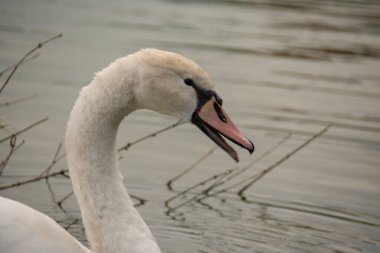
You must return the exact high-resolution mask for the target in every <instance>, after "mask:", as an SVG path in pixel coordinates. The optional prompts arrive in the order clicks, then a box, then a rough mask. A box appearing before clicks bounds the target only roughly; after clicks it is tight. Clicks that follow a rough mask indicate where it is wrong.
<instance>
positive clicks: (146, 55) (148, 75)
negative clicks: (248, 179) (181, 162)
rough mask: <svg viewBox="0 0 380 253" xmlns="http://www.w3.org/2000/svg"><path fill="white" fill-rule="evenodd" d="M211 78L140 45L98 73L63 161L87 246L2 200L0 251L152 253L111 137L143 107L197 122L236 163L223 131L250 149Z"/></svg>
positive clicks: (72, 120)
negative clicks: (126, 186)
mask: <svg viewBox="0 0 380 253" xmlns="http://www.w3.org/2000/svg"><path fill="white" fill-rule="evenodd" d="M222 103H223V101H222V99H221V98H220V97H219V95H218V94H217V93H216V91H215V89H214V85H213V82H212V81H211V78H210V76H209V75H208V74H207V73H206V72H205V71H203V70H202V69H201V67H200V66H199V65H197V64H196V63H195V62H193V61H192V60H190V59H188V58H185V57H184V56H181V55H179V54H176V53H171V52H166V51H160V50H158V49H142V50H140V51H138V52H136V53H133V54H130V55H128V56H125V57H122V58H119V59H117V60H116V61H114V62H113V63H111V64H110V65H109V66H108V67H106V68H105V69H103V70H102V71H100V72H98V73H96V75H95V77H94V79H93V80H92V81H91V83H90V84H89V85H87V86H85V87H84V88H82V90H81V92H80V95H79V97H78V99H77V100H76V102H75V105H74V107H73V109H72V111H71V113H70V117H69V121H68V124H67V130H66V139H65V141H66V151H67V163H68V167H69V171H70V177H71V181H72V184H73V189H74V193H75V196H76V198H77V200H78V204H79V207H80V210H81V215H82V219H83V224H84V227H85V230H86V235H87V237H88V240H89V242H90V245H91V249H92V251H91V250H90V249H88V248H86V247H85V246H83V245H82V244H81V243H80V242H79V241H78V240H76V239H75V238H74V237H73V236H72V235H70V234H69V233H68V232H67V231H66V230H64V229H63V228H62V227H61V226H59V225H58V224H57V223H56V222H55V221H54V220H53V219H51V218H49V217H48V216H46V215H45V214H42V213H40V212H38V211H37V210H34V209H32V208H30V207H28V206H26V205H24V204H22V203H19V202H16V201H13V200H10V199H7V198H3V197H1V198H0V252H1V253H10V252H12V253H19V252H20V253H21V252H36V253H37V252H38V253H44V252H54V253H61V252H62V253H63V252H66V253H67V252H71V253H76V252H78V253H84V252H87V253H89V252H94V253H121V252H126V253H148V252H149V253H158V252H161V251H160V248H159V246H158V244H157V242H156V240H155V239H154V237H153V235H152V233H151V231H150V229H149V228H148V226H147V225H146V223H145V222H144V221H143V219H142V217H141V216H140V214H139V212H138V211H137V210H136V209H135V208H134V206H133V202H132V200H131V198H130V197H129V195H128V193H127V190H126V188H125V186H124V184H123V177H122V175H121V174H120V171H119V169H118V165H117V159H116V135H117V130H118V126H119V124H120V122H121V121H122V119H123V118H124V117H126V116H127V115H128V114H129V113H131V112H133V111H135V110H138V109H149V110H153V111H156V112H159V113H161V114H166V115H171V116H174V117H177V118H178V119H181V120H185V121H188V122H191V123H193V124H194V125H196V126H197V127H198V128H199V129H200V130H201V131H202V132H204V133H205V134H206V135H207V136H208V137H210V138H211V139H212V140H213V141H214V142H215V143H216V144H217V145H218V146H219V147H221V148H222V149H223V150H224V151H226V152H227V154H229V155H230V156H231V157H232V158H233V159H234V160H235V161H238V160H239V158H238V155H237V153H236V151H235V150H234V149H233V148H232V147H231V146H230V145H229V144H227V142H226V141H225V140H224V139H223V138H222V137H221V136H222V135H223V136H224V137H226V138H227V139H229V140H231V141H232V142H234V143H235V144H237V145H239V146H241V147H242V148H245V149H247V150H248V151H249V152H250V153H252V152H253V150H254V145H253V144H252V142H251V141H250V140H249V139H248V138H246V137H245V136H244V135H243V134H242V133H241V132H240V131H239V129H238V128H237V127H236V126H235V125H234V124H233V122H232V121H231V119H230V118H229V116H228V115H227V114H226V112H225V111H224V109H223V107H222Z"/></svg>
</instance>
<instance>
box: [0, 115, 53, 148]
mask: <svg viewBox="0 0 380 253" xmlns="http://www.w3.org/2000/svg"><path fill="white" fill-rule="evenodd" d="M48 119H49V118H48V117H46V118H44V119H41V120H39V121H37V122H35V123H33V124H31V125H29V126H27V127H25V128H24V129H21V130H19V131H17V132H16V133H13V134H11V135H9V136H7V137H5V138H3V139H1V140H0V143H2V142H4V141H6V140H9V139H10V138H12V136H17V135H19V134H21V133H23V132H25V131H27V130H29V129H31V128H33V127H35V126H37V125H39V124H41V123H43V122H45V121H47V120H48Z"/></svg>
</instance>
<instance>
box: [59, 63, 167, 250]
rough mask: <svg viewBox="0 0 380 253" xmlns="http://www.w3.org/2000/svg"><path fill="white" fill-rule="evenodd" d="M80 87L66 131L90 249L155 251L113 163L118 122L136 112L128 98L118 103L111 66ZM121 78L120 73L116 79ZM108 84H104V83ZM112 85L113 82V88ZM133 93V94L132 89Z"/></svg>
mask: <svg viewBox="0 0 380 253" xmlns="http://www.w3.org/2000/svg"><path fill="white" fill-rule="evenodd" d="M103 72H106V74H107V75H105V74H104V73H102V74H103V75H102V74H100V75H99V74H98V77H96V78H95V79H94V80H93V82H92V83H90V84H89V85H88V86H86V87H85V88H83V90H82V91H81V95H80V96H79V98H78V100H77V101H76V103H75V105H74V108H73V110H72V112H71V114H70V119H69V123H68V126H67V131H66V148H67V161H68V166H69V171H70V177H71V180H72V183H73V188H74V192H75V195H76V197H77V200H78V204H79V207H80V210H81V214H82V218H83V224H84V226H85V229H86V234H87V236H88V239H89V242H90V245H91V248H92V250H93V252H94V253H104V252H107V253H116V252H128V253H143V252H152V253H156V252H157V253H158V252H160V250H159V248H158V246H157V243H156V241H155V239H154V238H153V236H152V234H151V232H150V230H149V228H148V227H147V225H146V224H145V222H144V221H143V219H142V217H141V216H140V214H139V213H138V211H137V210H136V209H135V208H134V206H133V202H132V200H131V199H130V197H129V195H128V193H127V190H126V188H125V186H124V183H123V177H122V175H121V173H120V171H119V169H118V165H117V156H116V155H117V153H116V135H117V130H118V127H119V124H120V122H121V120H122V119H123V118H124V117H125V116H126V115H128V114H129V113H130V112H132V111H133V110H135V106H134V104H133V97H132V96H130V97H128V96H126V95H125V94H123V97H124V100H123V104H122V106H121V103H118V101H117V96H118V95H117V94H113V93H112V92H113V88H109V87H117V83H116V84H112V82H121V81H122V80H118V79H117V78H115V77H113V78H112V80H111V81H110V80H109V79H107V78H103V77H108V76H109V75H112V74H114V75H116V76H117V73H119V72H120V66H113V68H112V66H111V68H108V69H106V70H103ZM120 79H123V80H124V78H123V77H120ZM105 82H108V83H105ZM112 85H115V86H112ZM131 94H132V92H131Z"/></svg>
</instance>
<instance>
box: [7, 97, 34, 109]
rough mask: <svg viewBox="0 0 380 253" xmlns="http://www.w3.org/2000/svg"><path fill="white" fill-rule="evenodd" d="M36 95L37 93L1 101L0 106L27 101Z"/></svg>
mask: <svg viewBox="0 0 380 253" xmlns="http://www.w3.org/2000/svg"><path fill="white" fill-rule="evenodd" d="M36 97H37V95H32V96H27V97H22V98H18V99H15V100H11V101H8V102H5V103H2V104H0V107H4V106H10V105H13V104H17V103H20V102H24V101H27V100H30V99H33V98H36Z"/></svg>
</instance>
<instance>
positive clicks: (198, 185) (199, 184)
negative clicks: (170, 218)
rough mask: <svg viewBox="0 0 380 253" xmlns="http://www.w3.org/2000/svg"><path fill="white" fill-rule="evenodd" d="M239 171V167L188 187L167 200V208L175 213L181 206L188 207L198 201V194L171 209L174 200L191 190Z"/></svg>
mask: <svg viewBox="0 0 380 253" xmlns="http://www.w3.org/2000/svg"><path fill="white" fill-rule="evenodd" d="M238 169H239V167H236V168H234V169H232V170H227V171H224V172H222V173H219V174H216V175H214V176H211V177H209V178H206V179H204V180H203V181H201V182H198V183H196V184H194V185H192V186H190V187H188V188H187V189H185V190H183V191H181V192H179V193H178V194H176V195H174V196H173V197H171V198H169V199H167V200H166V201H165V206H166V207H167V208H168V209H169V210H170V211H174V210H175V209H178V208H180V207H181V206H184V205H186V204H188V203H190V202H192V201H194V200H196V199H197V197H198V196H199V195H198V194H197V196H195V197H193V198H191V199H189V200H187V201H186V202H184V203H181V204H179V205H177V206H176V207H170V202H172V201H173V200H175V199H177V198H179V197H181V196H184V195H185V194H187V193H189V192H190V191H191V190H193V189H195V188H198V187H200V186H203V185H205V184H207V183H208V182H210V181H212V180H218V178H221V177H225V176H226V175H229V174H230V173H233V172H234V171H235V170H238ZM201 194H203V191H202V193H201Z"/></svg>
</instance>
